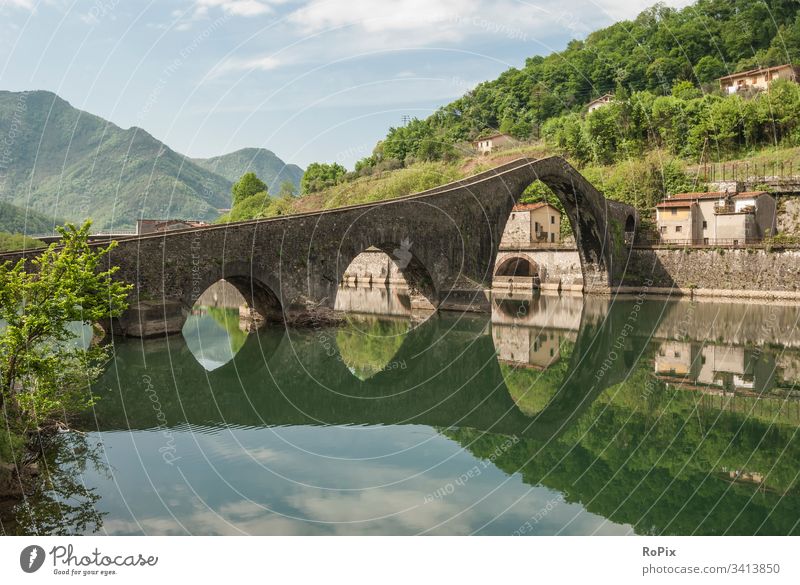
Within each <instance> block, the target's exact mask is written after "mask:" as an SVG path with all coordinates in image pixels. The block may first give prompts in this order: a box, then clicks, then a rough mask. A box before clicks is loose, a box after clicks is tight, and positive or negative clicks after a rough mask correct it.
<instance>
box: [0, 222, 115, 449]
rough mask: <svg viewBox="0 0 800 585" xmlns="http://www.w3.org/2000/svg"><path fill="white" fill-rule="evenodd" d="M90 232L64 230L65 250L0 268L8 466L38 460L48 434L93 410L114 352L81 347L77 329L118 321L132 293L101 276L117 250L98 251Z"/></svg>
mask: <svg viewBox="0 0 800 585" xmlns="http://www.w3.org/2000/svg"><path fill="white" fill-rule="evenodd" d="M90 225H91V222H86V223H85V224H84V225H83V226H81V227H80V228H78V227H75V226H73V225H67V226H66V227H64V228H59V232H60V233H61V235H62V239H61V242H60V243H59V244H58V245H56V244H51V245H50V246H49V247H48V248H47V249H45V250H44V251H43V252H42V253H41V254H40V255H39V256H38V257H36V258H34V259H33V260H25V259H23V260H19V261H18V262H16V263H12V262H10V261H7V262H5V263H3V264H2V265H0V321H2V322H3V327H2V331H0V407H1V408H2V410H3V414H4V416H5V428H4V435H5V436H4V437H3V440H2V450H1V451H0V456H2V458H3V459H5V460H8V459H9V458H10V459H11V460H13V461H14V462H15V463H16V462H18V461H19V460H20V459H22V460H26V459H30V458H31V456H33V457H35V454H36V452H37V450H40V440H41V437H42V436H43V435H46V434H47V432H48V431H50V430H52V429H54V428H56V426H57V425H58V423H59V422H60V421H63V420H64V419H66V418H68V417H69V416H70V415H71V414H73V413H75V412H77V411H80V410H82V409H84V408H87V407H88V406H90V405H91V404H92V396H91V392H90V388H89V386H90V384H91V382H92V381H94V380H95V379H96V378H97V376H98V375H99V373H100V367H101V365H102V363H103V362H104V361H105V360H106V359H107V357H108V348H107V347H104V346H100V345H94V344H92V345H90V346H89V347H82V346H79V345H78V344H76V340H75V334H74V331H73V330H71V329H70V324H72V323H75V322H82V323H96V322H98V321H102V320H104V319H108V318H111V317H116V316H119V315H120V314H121V313H122V311H123V310H124V309H125V308H126V307H127V300H126V299H127V295H128V291H129V290H130V286H129V285H126V284H123V283H121V282H119V281H117V280H114V278H113V275H114V273H115V272H116V270H117V269H116V268H115V267H112V268H110V269H108V270H102V268H103V267H104V266H103V261H104V258H105V256H106V255H107V254H108V252H109V251H110V250H111V249H112V248H113V247H114V246H115V243H114V242H112V243H111V244H110V245H108V246H106V247H91V246H90V245H89V242H88V236H89V228H90ZM25 450H27V451H28V453H25V452H24V451H25Z"/></svg>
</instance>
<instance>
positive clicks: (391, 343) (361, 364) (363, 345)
mask: <svg viewBox="0 0 800 585" xmlns="http://www.w3.org/2000/svg"><path fill="white" fill-rule="evenodd" d="M410 330H411V322H410V321H408V320H405V319H387V318H380V317H367V316H348V318H347V322H346V323H345V325H343V326H342V327H340V328H339V329H338V330H337V331H336V345H337V346H338V348H339V354H340V355H341V356H342V360H343V361H344V363H345V364H346V365H347V366H349V367H350V368H351V370H352V371H353V373H354V374H355V375H356V376H357V377H358V378H359V379H360V380H367V379H369V378H371V377H372V376H374V375H375V374H377V373H378V372H380V371H383V370H384V369H386V367H387V366H388V365H389V364H390V363H391V361H392V359H393V358H394V356H395V355H396V354H397V352H398V351H399V350H400V346H401V345H403V340H404V339H405V338H406V335H407V334H408V332H409V331H410Z"/></svg>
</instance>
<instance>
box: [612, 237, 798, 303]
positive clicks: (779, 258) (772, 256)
mask: <svg viewBox="0 0 800 585" xmlns="http://www.w3.org/2000/svg"><path fill="white" fill-rule="evenodd" d="M623 282H624V285H627V286H631V287H633V288H639V287H642V286H645V285H647V286H648V287H649V289H650V292H668V291H672V292H675V293H683V294H697V295H719V296H739V297H761V298H800V250H771V251H767V250H764V249H737V250H733V249H729V248H718V249H712V248H709V249H701V250H698V249H685V250H683V249H680V250H668V249H634V250H633V251H632V252H631V255H630V257H629V261H628V264H627V271H626V275H625V278H624V281H623ZM660 289H661V290H660Z"/></svg>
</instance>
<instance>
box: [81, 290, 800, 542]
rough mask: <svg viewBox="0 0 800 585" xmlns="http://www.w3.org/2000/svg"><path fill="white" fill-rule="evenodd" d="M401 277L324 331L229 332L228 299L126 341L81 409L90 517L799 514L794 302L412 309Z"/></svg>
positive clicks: (714, 517) (304, 529) (772, 524)
mask: <svg viewBox="0 0 800 585" xmlns="http://www.w3.org/2000/svg"><path fill="white" fill-rule="evenodd" d="M404 294H405V293H404V291H403V290H402V289H401V290H394V289H392V288H383V289H380V290H378V289H362V288H359V287H354V288H348V289H342V290H341V291H340V292H339V297H337V305H339V306H341V307H346V308H347V309H348V310H349V311H352V312H353V313H351V314H350V315H349V316H348V320H347V322H346V323H345V324H344V325H343V326H341V327H338V328H319V329H306V330H298V329H289V330H286V331H284V330H282V329H277V328H274V327H272V328H270V327H268V328H264V329H260V330H258V331H256V332H250V333H244V332H242V331H241V329H240V328H239V323H238V320H237V319H238V315H239V310H238V307H230V308H228V309H227V310H228V311H229V313H228V317H226V318H220V316H219V314H216V315H215V314H214V312H212V311H207V310H206V311H205V313H204V312H203V311H200V312H199V313H200V314H198V315H197V316H196V317H197V319H198V321H202V323H198V324H197V326H195V327H194V329H192V328H188V329H185V330H184V336H183V337H180V336H178V337H169V338H165V339H160V340H149V341H146V342H144V343H140V342H135V343H133V342H125V343H122V344H120V345H119V346H118V347H117V352H116V357H115V360H114V362H113V364H112V367H110V368H109V370H108V373H107V375H106V377H105V378H104V379H103V380H101V382H100V383H99V384H98V385H97V387H96V392H97V393H98V395H99V396H100V398H101V400H100V401H99V402H98V404H97V406H96V408H95V412H94V415H93V417H92V418H91V420H86V421H85V425H84V426H85V428H86V429H87V430H90V431H95V432H94V433H93V434H91V435H90V436H91V437H94V438H96V440H97V441H98V442H99V441H102V444H103V446H104V447H103V448H104V449H105V452H106V453H108V454H109V455H108V457H109V461H110V462H111V464H112V466H113V469H114V474H113V481H109V480H107V479H103V476H102V475H101V474H92V473H86V475H85V476H84V477H85V478H86V482H87V485H89V486H94V487H93V489H95V490H96V491H97V492H98V494H99V495H100V496H101V497H98V501H97V502H96V503H95V504H94V507H95V508H96V509H99V510H103V513H104V514H105V516H104V518H103V527H104V529H105V530H108V531H110V532H114V533H139V532H146V533H185V532H204V533H208V532H212V533H239V532H246V533H334V532H335V533H358V534H363V533H418V532H437V533H472V532H479V533H515V532H516V533H523V532H524V533H543V534H552V533H577V534H585V533H595V532H596V533H619V532H621V533H626V532H631V531H635V532H638V533H648V534H662V533H665V534H690V533H698V534H723V533H732V534H761V533H764V534H790V533H791V534H796V533H798V532H799V531H800V529H799V528H798V518H800V509H798V508H799V507H800V493H798V480H797V476H798V470H800V440H799V439H798V438H797V437H796V435H797V432H796V431H797V427H798V425H800V408H799V406H798V405H799V404H800V400H798V395H797V392H796V390H795V383H796V380H797V378H798V376H800V369H799V368H800V366H798V364H800V338H796V337H797V336H796V334H795V333H794V332H793V330H792V329H791V328H790V327H787V325H786V324H787V323H792V322H796V320H797V318H798V315H800V310H799V309H798V308H797V307H783V306H770V305H756V304H752V305H738V304H737V305H734V304H718V303H691V302H683V301H682V302H668V301H657V300H650V301H644V300H642V299H627V300H617V301H616V302H614V303H613V304H612V303H610V301H609V300H608V299H603V298H600V297H591V298H582V297H570V296H532V297H527V298H520V297H510V298H508V297H507V298H495V299H493V301H492V313H491V315H485V314H473V315H469V314H461V315H456V314H450V315H448V314H442V313H436V314H431V315H430V316H429V318H427V319H426V320H420V319H417V320H413V319H412V318H411V315H412V314H413V313H414V311H413V309H412V307H410V306H409V303H404V302H403V301H402V299H403V298H404ZM359 308H360V309H361V310H363V311H368V312H373V313H374V312H381V311H383V312H390V313H391V315H389V316H388V317H387V316H379V315H374V314H373V315H358V314H355V313H354V311H356V310H359ZM218 309H220V310H223V309H224V308H221V307H218ZM232 323H235V324H236V326H235V327H233V326H232V325H231V324H232ZM765 324H768V325H765ZM213 327H216V328H217V332H216V334H215V335H209V333H208V330H209V329H212V328H213ZM242 328H243V329H247V327H246V326H243V327H242ZM709 328H713V337H709V336H708V335H707V332H708V331H709ZM237 332H238V333H237ZM198 335H201V336H202V338H200V337H198ZM193 336H195V339H193V338H192V337H193ZM201 342H202V344H203V345H202V347H203V352H204V354H203V356H201V357H200V358H196V357H195V356H196V355H198V353H197V348H198V347H200V346H201ZM215 343H216V344H227V345H226V347H227V348H228V350H233V349H234V348H235V350H234V351H229V352H228V353H230V354H231V356H232V357H231V359H229V360H228V361H227V362H225V363H220V362H222V361H223V358H224V356H225V355H226V354H225V352H222V351H221V350H219V352H218V353H216V354H215V353H214V352H215V351H218V350H216V349H215V348H214V344H215ZM212 358H213V359H212ZM198 360H199V361H198ZM212 362H213V363H212ZM210 365H212V366H213V368H211V367H209V366H210ZM97 431H99V432H97ZM543 511H544V512H543Z"/></svg>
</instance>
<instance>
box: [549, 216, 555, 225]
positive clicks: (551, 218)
mask: <svg viewBox="0 0 800 585" xmlns="http://www.w3.org/2000/svg"><path fill="white" fill-rule="evenodd" d="M550 223H551V224H554V223H556V216H554V215H551V216H550Z"/></svg>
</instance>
